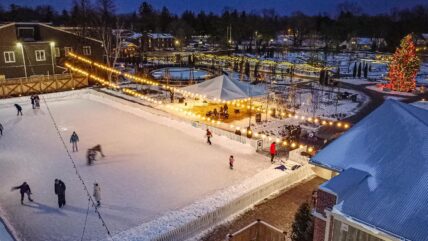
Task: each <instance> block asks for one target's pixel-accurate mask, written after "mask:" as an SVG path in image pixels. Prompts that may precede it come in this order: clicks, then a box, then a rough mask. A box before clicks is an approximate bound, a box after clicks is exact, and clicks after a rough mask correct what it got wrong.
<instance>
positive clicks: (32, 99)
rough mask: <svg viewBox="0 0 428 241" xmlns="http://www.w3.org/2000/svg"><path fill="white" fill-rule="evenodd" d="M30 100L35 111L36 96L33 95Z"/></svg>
mask: <svg viewBox="0 0 428 241" xmlns="http://www.w3.org/2000/svg"><path fill="white" fill-rule="evenodd" d="M30 100H31V106H32V107H33V109H35V108H36V105H35V97H34V95H31V97H30Z"/></svg>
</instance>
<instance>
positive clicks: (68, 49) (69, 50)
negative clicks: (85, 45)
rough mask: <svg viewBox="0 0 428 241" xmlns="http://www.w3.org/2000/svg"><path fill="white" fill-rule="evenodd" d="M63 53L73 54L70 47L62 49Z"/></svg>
mask: <svg viewBox="0 0 428 241" xmlns="http://www.w3.org/2000/svg"><path fill="white" fill-rule="evenodd" d="M64 52H65V54H66V55H67V54H68V53H69V52H73V48H72V47H64Z"/></svg>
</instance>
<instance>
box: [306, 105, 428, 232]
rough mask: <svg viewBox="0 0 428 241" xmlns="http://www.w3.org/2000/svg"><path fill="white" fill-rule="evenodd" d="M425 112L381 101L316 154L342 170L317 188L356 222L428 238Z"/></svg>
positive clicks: (321, 163)
mask: <svg viewBox="0 0 428 241" xmlns="http://www.w3.org/2000/svg"><path fill="white" fill-rule="evenodd" d="M427 136H428V111H427V110H424V109H421V108H418V107H415V106H412V105H408V104H404V103H401V102H398V101H396V100H386V101H385V103H384V104H383V105H382V106H380V107H379V108H378V109H376V110H375V111H374V112H372V113H371V114H369V115H368V116H367V117H366V118H364V119H363V120H362V121H361V122H359V123H358V124H356V125H355V126H354V127H353V128H351V129H350V130H349V131H348V132H346V133H345V134H344V135H342V136H341V137H340V138H338V139H337V140H336V141H334V142H332V143H331V144H330V145H328V146H327V147H326V148H325V149H323V150H322V151H320V152H319V153H318V154H317V155H315V156H314V157H313V158H312V159H311V162H312V163H313V164H315V165H319V166H323V167H327V168H329V169H333V170H336V171H339V172H341V173H340V174H339V176H337V177H335V178H333V179H331V180H330V181H328V182H327V183H325V184H323V185H322V186H321V187H320V188H321V189H324V190H326V191H329V192H333V193H335V194H336V195H337V197H338V200H337V203H338V204H340V205H336V206H335V208H336V209H337V210H338V211H340V212H341V213H343V214H344V215H345V216H349V217H351V218H353V219H354V220H358V222H360V223H364V224H366V225H369V226H371V227H375V228H376V229H377V230H380V231H382V232H384V233H388V234H391V235H395V236H397V237H400V238H405V239H409V240H428V229H426V228H421V227H427V226H428V215H427V214H428V205H427V203H428V185H427V183H428V138H427Z"/></svg>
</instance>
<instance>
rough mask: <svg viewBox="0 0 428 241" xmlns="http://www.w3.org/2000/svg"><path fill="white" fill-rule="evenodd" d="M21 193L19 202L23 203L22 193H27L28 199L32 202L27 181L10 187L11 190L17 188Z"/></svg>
mask: <svg viewBox="0 0 428 241" xmlns="http://www.w3.org/2000/svg"><path fill="white" fill-rule="evenodd" d="M18 189H19V192H20V193H21V204H24V194H27V197H28V201H30V202H32V201H33V199H31V189H30V186H29V185H28V184H27V182H24V183H22V185H21V186H16V187H12V191H13V190H18Z"/></svg>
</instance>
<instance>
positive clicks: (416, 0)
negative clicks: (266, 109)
mask: <svg viewBox="0 0 428 241" xmlns="http://www.w3.org/2000/svg"><path fill="white" fill-rule="evenodd" d="M344 1H346V0H245V1H244V0H148V1H147V2H150V3H151V4H153V5H154V6H155V7H157V8H161V7H162V6H167V7H168V8H169V9H170V10H171V11H173V12H175V13H181V12H183V11H184V10H187V9H189V10H193V11H197V12H198V11H200V10H205V11H207V12H209V11H212V12H216V13H219V12H221V11H222V10H223V9H224V8H225V7H230V8H233V9H238V10H246V11H252V10H260V9H263V8H274V9H275V10H276V11H277V12H278V13H281V14H290V13H292V12H294V11H302V12H304V13H307V14H318V13H323V12H327V13H330V14H334V13H336V11H337V5H338V4H339V3H342V2H344ZM71 2H72V0H56V1H54V0H2V1H1V5H3V7H8V5H9V4H11V3H15V4H18V5H26V6H36V5H42V4H51V5H54V6H55V8H56V9H58V10H62V9H64V8H65V9H68V8H70V6H71ZM141 2H143V0H116V6H117V10H118V12H120V13H124V12H132V11H136V10H137V9H138V6H139V4H140V3H141ZM352 2H357V3H358V4H359V6H360V7H361V8H362V9H363V10H364V12H366V13H370V14H376V13H384V12H388V11H390V10H391V9H392V8H395V7H397V8H408V7H412V6H414V5H417V4H427V0H355V1H352Z"/></svg>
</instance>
